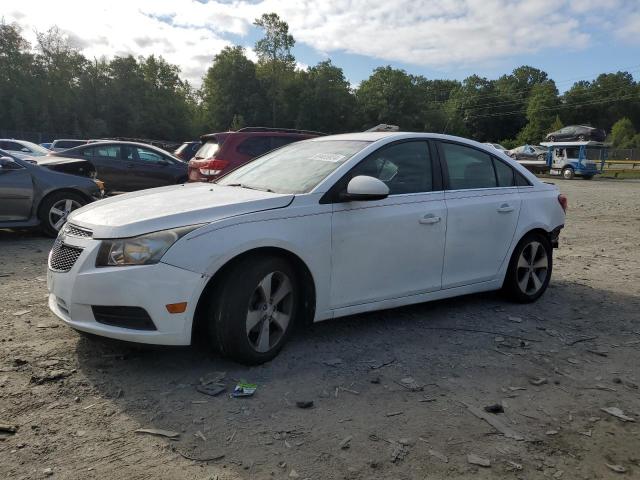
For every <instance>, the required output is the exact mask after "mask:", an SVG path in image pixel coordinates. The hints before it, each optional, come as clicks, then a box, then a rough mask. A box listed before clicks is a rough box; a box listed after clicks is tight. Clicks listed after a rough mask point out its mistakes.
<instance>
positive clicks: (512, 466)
mask: <svg viewBox="0 0 640 480" xmlns="http://www.w3.org/2000/svg"><path fill="white" fill-rule="evenodd" d="M507 465H509V468H508V469H507V470H515V471H518V472H520V471H522V468H523V467H522V464H521V463H517V462H512V461H511V460H507Z"/></svg>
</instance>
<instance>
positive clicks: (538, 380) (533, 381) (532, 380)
mask: <svg viewBox="0 0 640 480" xmlns="http://www.w3.org/2000/svg"><path fill="white" fill-rule="evenodd" d="M529 383H530V384H531V385H535V386H540V385H544V384H545V383H549V380H548V379H547V378H545V377H532V378H530V379H529Z"/></svg>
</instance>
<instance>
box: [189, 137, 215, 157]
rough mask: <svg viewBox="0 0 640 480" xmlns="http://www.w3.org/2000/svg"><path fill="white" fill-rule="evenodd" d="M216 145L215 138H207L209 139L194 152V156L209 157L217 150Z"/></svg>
mask: <svg viewBox="0 0 640 480" xmlns="http://www.w3.org/2000/svg"><path fill="white" fill-rule="evenodd" d="M218 147H219V146H218V141H217V140H214V139H209V140H207V143H205V144H204V145H202V146H201V147H200V148H199V149H198V151H197V152H196V154H195V155H194V156H195V158H197V159H202V158H211V157H213V156H214V155H215V154H216V152H217V151H218Z"/></svg>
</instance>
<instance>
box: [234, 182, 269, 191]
mask: <svg viewBox="0 0 640 480" xmlns="http://www.w3.org/2000/svg"><path fill="white" fill-rule="evenodd" d="M226 186H227V187H240V188H247V189H249V190H258V191H260V192H269V193H276V192H274V191H273V190H271V189H270V188H258V187H252V186H250V185H247V184H245V183H228V184H227V185H226Z"/></svg>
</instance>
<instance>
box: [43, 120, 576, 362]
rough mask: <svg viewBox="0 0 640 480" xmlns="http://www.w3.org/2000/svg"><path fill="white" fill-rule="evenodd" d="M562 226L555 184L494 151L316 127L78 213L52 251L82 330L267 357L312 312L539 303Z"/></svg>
mask: <svg viewBox="0 0 640 480" xmlns="http://www.w3.org/2000/svg"><path fill="white" fill-rule="evenodd" d="M282 165H287V168H286V169H284V168H281V167H282ZM563 224H564V206H562V205H561V203H560V202H559V192H558V190H557V188H556V187H555V186H553V185H550V184H546V183H543V182H540V181H539V180H538V179H537V178H536V177H535V176H534V175H532V174H531V173H529V172H528V171H527V170H526V169H525V168H524V167H522V166H521V165H519V164H518V163H517V162H515V161H514V160H512V159H510V158H509V157H507V156H506V155H504V154H502V153H500V152H498V151H496V150H495V149H494V148H493V147H489V146H485V145H482V144H480V143H477V142H473V141H470V140H467V139H462V138H459V137H452V136H447V135H438V134H417V133H398V132H391V133H358V134H345V135H335V136H328V137H318V138H314V139H310V140H306V141H302V142H299V143H295V144H292V145H289V146H286V147H283V148H282V149H279V150H276V151H274V152H271V153H268V154H266V155H264V156H262V157H260V158H258V159H256V160H254V161H252V162H250V163H249V164H246V165H244V166H243V167H240V168H239V169H237V170H235V171H234V172H232V173H230V174H228V175H226V176H225V177H223V178H222V179H220V180H218V181H217V182H216V183H213V184H212V183H192V184H187V185H177V186H168V187H163V188H157V189H152V190H147V191H143V192H135V193H130V194H125V195H123V196H119V197H113V198H109V199H106V200H103V201H101V202H99V203H97V204H95V205H89V206H86V207H84V208H82V209H80V210H77V211H75V212H73V214H72V215H71V216H70V218H69V222H68V224H67V227H66V228H65V229H63V231H62V232H61V234H60V236H59V237H58V239H57V241H56V245H55V246H54V249H53V250H52V252H51V254H50V257H49V269H48V287H49V291H50V295H49V306H50V308H51V310H52V311H53V312H54V313H55V314H56V315H57V316H58V317H60V318H61V319H62V320H63V321H64V322H65V323H67V324H68V325H70V326H71V327H73V328H75V329H77V330H80V331H83V332H89V333H93V334H97V335H103V336H106V337H112V338H117V339H122V340H129V341H135V342H142V343H151V344H167V345H186V344H189V343H191V340H192V338H193V336H194V332H196V331H200V329H201V328H203V330H202V331H204V332H205V333H206V332H210V333H212V334H213V335H212V336H213V340H214V342H216V345H217V346H218V347H219V348H220V349H221V350H222V351H223V353H224V354H225V355H228V356H230V357H232V358H235V359H236V360H239V361H242V362H245V363H261V362H263V361H267V360H269V359H270V358H273V356H274V355H275V354H276V353H277V351H278V350H279V349H280V348H281V347H282V344H283V343H284V341H285V340H286V339H287V334H288V331H289V330H290V328H289V327H290V325H291V324H293V323H294V322H301V321H303V319H304V320H309V321H320V320H325V319H329V318H333V317H341V316H345V315H350V314H355V313H360V312H366V311H372V310H378V309H385V308H392V307H399V306H403V305H408V304H413V303H419V302H424V301H429V300H435V299H441V298H446V297H453V296H457V295H463V294H469V293H474V292H482V291H488V290H496V289H500V288H504V287H505V286H507V287H509V288H515V289H516V290H517V288H520V289H521V290H522V291H521V292H520V298H519V300H520V301H532V300H535V299H536V298H538V296H539V295H541V294H542V292H543V291H544V288H546V285H547V284H548V282H549V277H550V275H551V249H552V246H556V245H557V239H558V233H559V231H560V229H561V228H562V226H563ZM527 249H528V250H527ZM61 252H62V253H64V255H62V254H61ZM527 252H528V253H527ZM254 283H255V286H254ZM518 285H519V286H520V287H518ZM516 290H514V291H516ZM516 294H518V292H517V291H516ZM516 296H517V295H516ZM245 327H246V328H245ZM245 334H246V338H241V337H244V336H245Z"/></svg>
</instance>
